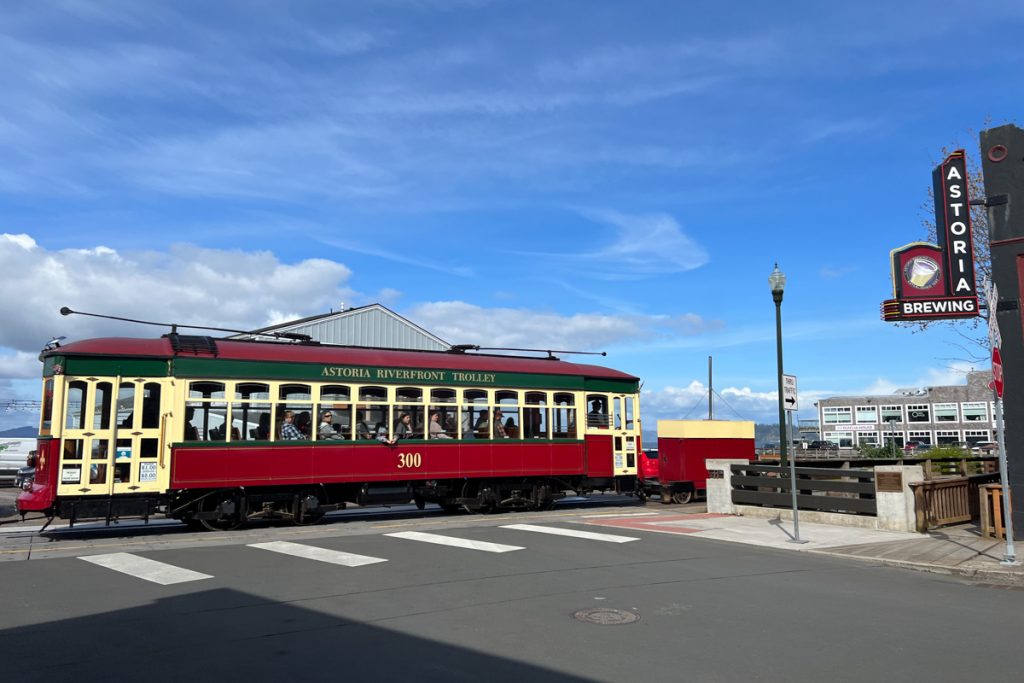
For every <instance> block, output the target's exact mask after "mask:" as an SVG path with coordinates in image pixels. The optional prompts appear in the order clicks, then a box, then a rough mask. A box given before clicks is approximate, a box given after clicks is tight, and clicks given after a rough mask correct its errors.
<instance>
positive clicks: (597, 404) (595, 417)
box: [587, 394, 609, 429]
mask: <svg viewBox="0 0 1024 683" xmlns="http://www.w3.org/2000/svg"><path fill="white" fill-rule="evenodd" d="M587 405H588V406H590V412H589V413H587V426H588V427H595V428H597V429H607V428H608V424H609V423H608V397H607V396H604V395H602V394H588V395H587Z"/></svg>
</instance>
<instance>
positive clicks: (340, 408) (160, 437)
mask: <svg viewBox="0 0 1024 683" xmlns="http://www.w3.org/2000/svg"><path fill="white" fill-rule="evenodd" d="M40 358H41V360H42V361H43V410H42V415H41V423H40V432H39V433H40V436H39V448H38V456H37V462H36V477H35V482H34V483H32V484H31V485H27V486H26V489H25V490H24V491H23V492H22V493H21V494H20V495H19V497H18V509H19V511H20V512H21V513H22V514H26V513H29V512H41V513H43V514H45V515H46V516H48V517H50V518H51V519H52V518H55V517H60V518H65V519H69V520H71V521H72V523H74V522H75V521H79V520H84V519H97V518H98V519H106V520H107V521H108V522H110V521H111V520H115V519H118V518H122V517H129V516H131V517H145V518H147V519H148V518H149V517H150V516H152V515H165V516H168V517H172V518H175V519H179V520H182V521H184V522H186V523H189V524H196V525H202V526H205V527H208V528H214V529H228V528H233V527H236V526H239V525H241V524H244V523H245V522H247V521H251V520H255V519H268V518H269V519H274V518H276V519H285V520H289V521H292V522H294V523H296V524H305V523H310V522H314V521H317V520H318V519H319V518H320V517H322V516H323V514H324V513H326V512H328V511H331V510H336V509H340V508H342V507H344V506H345V505H346V504H358V505H367V504H373V503H398V502H410V501H414V502H416V503H417V504H418V505H420V506H421V507H422V506H424V505H425V504H426V503H436V504H438V505H440V506H441V507H443V508H444V509H445V510H447V511H453V510H457V509H467V510H469V511H472V512H485V511H496V510H502V509H544V508H547V507H550V506H551V505H552V504H553V502H554V501H555V500H556V499H557V498H559V497H561V496H562V495H564V494H565V492H566V491H572V492H576V493H585V492H587V491H591V490H597V489H600V490H617V491H623V492H632V491H634V489H635V487H636V474H637V472H636V466H637V454H638V453H639V452H640V412H639V409H640V396H639V380H638V378H637V377H634V376H632V375H629V374H626V373H623V372H619V371H617V370H612V369H608V368H604V367H599V366H594V365H584V364H577V363H570V362H566V361H563V360H558V359H555V358H541V357H523V356H507V355H494V354H484V353H466V352H459V351H452V352H438V351H407V350H393V349H378V348H363V347H341V346H329V345H325V344H318V343H309V342H293V343H284V342H263V341H243V340H236V339H219V338H216V339H215V338H211V337H203V336H186V335H179V334H176V333H173V334H168V335H164V336H163V337H160V338H157V339H130V338H104V339H90V340H84V341H79V342H75V343H71V344H68V345H66V346H62V347H59V348H55V349H51V350H47V351H44V352H43V354H42V355H41V356H40ZM286 415H288V416H289V418H288V419H287V420H286V418H285V416H286ZM406 416H408V417H406ZM285 422H289V424H290V425H291V427H292V428H294V429H292V428H287V427H285ZM432 423H433V424H432ZM402 424H404V426H400V425H402ZM401 431H404V432H406V433H405V434H404V435H403V437H402V438H396V437H397V436H398V435H399V434H398V433H399V432H401ZM296 432H297V433H298V436H299V438H298V439H296V438H288V437H295V436H296Z"/></svg>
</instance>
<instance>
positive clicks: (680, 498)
mask: <svg viewBox="0 0 1024 683" xmlns="http://www.w3.org/2000/svg"><path fill="white" fill-rule="evenodd" d="M692 500H693V491H692V490H691V491H677V492H675V493H673V494H672V502H673V503H678V504H679V505H686V504H687V503H689V502H690V501H692Z"/></svg>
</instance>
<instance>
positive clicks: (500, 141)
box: [0, 0, 1024, 428]
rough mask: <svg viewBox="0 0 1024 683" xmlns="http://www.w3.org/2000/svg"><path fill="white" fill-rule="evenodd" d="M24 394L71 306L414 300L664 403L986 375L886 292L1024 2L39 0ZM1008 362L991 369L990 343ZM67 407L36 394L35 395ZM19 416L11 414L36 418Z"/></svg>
mask: <svg viewBox="0 0 1024 683" xmlns="http://www.w3.org/2000/svg"><path fill="white" fill-rule="evenodd" d="M4 14H5V17H4V21H3V22H2V23H0V83H2V85H3V92H4V96H3V97H2V98H0V233H3V234H4V237H2V238H0V286H2V289H3V292H4V296H3V300H2V311H0V312H2V314H3V320H4V321H5V323H4V325H3V328H2V329H0V398H31V399H34V398H38V379H37V378H38V375H39V365H38V363H37V361H36V360H35V356H36V354H37V352H38V350H39V348H41V346H42V345H43V344H44V343H45V342H46V341H47V340H48V339H49V338H50V337H52V336H56V335H66V336H68V337H69V338H71V339H77V338H82V337H85V336H93V335H102V334H128V335H138V336H141V335H146V334H149V333H150V332H149V330H147V329H146V328H141V329H140V328H130V327H126V326H124V325H119V324H101V323H98V322H96V321H93V320H90V319H84V318H61V317H60V316H59V315H58V313H57V311H58V309H59V308H60V306H62V305H67V306H71V307H72V308H76V309H80V310H87V311H97V312H103V313H108V314H113V315H121V316H128V317H133V316H134V317H143V318H148V319H157V320H174V321H178V322H191V323H205V324H212V325H218V326H226V327H242V328H255V327H259V326H262V325H265V324H268V323H271V322H277V321H281V320H285V319H289V318H291V317H298V316H305V315H312V314H316V313H320V312H325V311H327V310H329V309H331V308H332V307H333V308H337V307H338V306H339V304H340V303H341V302H344V303H345V305H347V306H356V305H362V304H366V303H372V302H380V303H383V304H385V305H387V306H389V307H390V308H392V309H393V310H395V311H396V312H398V313H400V314H402V315H404V316H406V317H408V318H410V319H411V320H413V321H414V322H416V323H418V324H420V325H422V326H424V327H426V328H428V329H430V330H432V331H434V332H435V333H436V334H438V335H439V336H441V337H442V338H444V339H446V340H448V341H450V342H453V343H479V344H484V345H500V346H529V347H543V348H548V347H556V348H569V349H582V350H604V351H607V352H608V353H609V356H608V358H607V359H606V361H605V362H606V364H607V365H610V366H612V367H616V368H618V369H622V370H625V371H629V372H632V373H635V374H637V375H639V376H640V377H642V378H643V380H644V391H645V396H644V407H645V413H646V417H647V418H648V420H650V419H652V418H682V417H691V418H700V417H704V414H705V408H704V406H705V405H706V403H705V402H704V401H702V396H703V395H704V392H705V391H706V389H707V388H706V381H707V357H708V356H709V355H711V356H713V357H714V359H715V360H714V364H715V388H716V390H717V391H718V392H719V393H720V394H721V395H722V396H723V398H724V403H722V404H719V408H718V414H719V416H720V417H726V418H743V419H754V420H758V421H774V419H775V418H774V416H775V415H777V412H776V407H775V406H776V405H777V404H776V403H775V387H776V374H775V373H776V368H775V327H774V306H773V304H772V300H771V296H770V293H769V289H768V284H767V276H768V274H769V272H770V271H771V269H772V266H773V263H774V262H775V261H778V262H779V265H780V267H781V268H782V270H783V271H784V272H785V273H786V275H787V276H788V279H789V281H788V284H787V289H786V296H785V302H784V304H783V327H784V338H785V356H786V369H787V372H789V373H791V374H795V375H797V376H798V377H799V386H800V401H801V411H800V417H813V416H814V412H813V402H814V400H815V399H816V398H820V397H822V396H828V395H835V394H841V393H874V392H889V391H892V390H893V389H894V388H896V387H902V386H922V385H931V384H941V383H947V382H959V381H963V380H962V377H963V372H964V370H965V369H966V368H967V367H969V363H967V362H966V359H967V354H966V353H965V352H964V350H963V349H962V348H961V342H962V338H961V336H960V335H959V334H958V333H957V332H956V331H955V330H951V329H929V330H927V331H925V332H916V333H914V332H912V331H911V330H908V329H901V328H897V327H894V326H892V325H891V324H886V323H883V322H882V321H881V320H880V317H879V304H880V303H881V301H882V300H883V299H886V298H888V297H889V296H891V285H890V282H889V272H888V271H889V264H888V258H889V250H890V249H892V248H895V247H898V246H901V245H903V244H906V243H908V242H912V241H915V240H920V239H924V238H925V237H926V231H925V229H924V228H923V227H922V224H921V221H922V219H924V218H926V217H927V212H926V211H923V210H922V208H921V207H922V205H923V204H925V203H927V201H928V195H927V190H928V187H929V186H930V182H931V175H930V174H931V169H932V168H933V166H934V165H935V164H936V163H937V162H938V161H940V157H941V150H942V148H943V147H956V146H962V147H966V148H967V150H968V154H969V155H975V154H976V150H977V142H976V135H974V134H972V133H971V132H970V131H971V130H974V131H977V130H978V129H980V128H982V127H984V126H985V125H986V121H987V120H990V121H991V122H993V123H995V124H1001V123H1004V122H1016V123H1018V124H1020V117H1021V111H1022V105H1024V87H1022V85H1024V84H1022V78H1021V73H1022V72H1024V48H1022V46H1021V41H1019V40H1018V39H1017V37H1018V36H1020V35H1024V4H1021V3H1020V2H1016V1H1013V2H1011V1H1005V2H996V1H992V2H984V1H982V2H974V3H971V5H970V6H969V7H968V6H967V5H959V6H955V7H951V8H945V7H942V6H941V5H937V4H936V3H934V2H885V3H882V2H879V3H873V2H865V3H857V4H855V5H853V4H849V3H847V4H845V5H844V6H842V7H839V6H833V3H820V2H774V3H767V2H765V3H754V2H749V3H732V4H727V3H720V2H687V3H677V2H667V1H665V2H631V3H620V2H599V1H589V2H582V1H581V2H543V3H542V2H512V1H497V0H496V1H493V2H489V1H487V0H463V1H460V0H382V1H379V2H368V1H367V2H359V1H357V0H350V1H348V2H345V3H327V2H320V3H316V2H289V3H283V2H251V1H250V2H235V3H232V2H220V3H203V2H173V3H158V2H146V3H138V2H131V1H125V2H95V3H94V2H88V1H86V0H67V1H64V2H49V3H37V2H11V3H6V4H5V8H4ZM979 368H980V366H979ZM32 419H34V418H32ZM32 419H26V415H25V414H11V413H7V414H0V428H5V427H8V426H15V425H19V424H25V423H27V422H30V421H32Z"/></svg>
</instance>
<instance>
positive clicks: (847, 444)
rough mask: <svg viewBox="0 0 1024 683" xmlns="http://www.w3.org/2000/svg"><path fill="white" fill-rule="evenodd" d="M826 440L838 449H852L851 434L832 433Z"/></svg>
mask: <svg viewBox="0 0 1024 683" xmlns="http://www.w3.org/2000/svg"><path fill="white" fill-rule="evenodd" d="M847 410H849V408H847ZM828 440H829V441H831V442H832V443H834V444H836V445H837V446H839V447H840V448H853V432H832V433H831V434H828Z"/></svg>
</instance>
